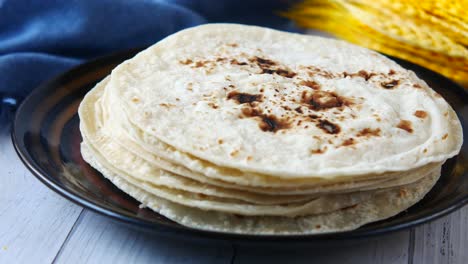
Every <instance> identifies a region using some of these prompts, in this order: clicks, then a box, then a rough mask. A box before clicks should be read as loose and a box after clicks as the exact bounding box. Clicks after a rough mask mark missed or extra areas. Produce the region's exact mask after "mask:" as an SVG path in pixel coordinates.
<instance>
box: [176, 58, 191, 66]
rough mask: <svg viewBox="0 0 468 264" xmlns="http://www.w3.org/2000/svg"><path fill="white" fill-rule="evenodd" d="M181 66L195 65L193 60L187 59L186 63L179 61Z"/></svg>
mask: <svg viewBox="0 0 468 264" xmlns="http://www.w3.org/2000/svg"><path fill="white" fill-rule="evenodd" d="M179 63H180V64H184V65H188V64H192V63H193V60H191V59H186V60H184V61H179Z"/></svg>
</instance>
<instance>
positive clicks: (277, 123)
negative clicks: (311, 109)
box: [258, 115, 291, 132]
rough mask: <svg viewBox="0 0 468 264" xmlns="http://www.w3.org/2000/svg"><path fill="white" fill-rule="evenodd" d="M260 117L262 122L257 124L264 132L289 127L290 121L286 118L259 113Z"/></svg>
mask: <svg viewBox="0 0 468 264" xmlns="http://www.w3.org/2000/svg"><path fill="white" fill-rule="evenodd" d="M260 118H261V120H262V122H260V124H259V125H258V126H259V127H260V129H261V130H263V131H265V132H276V131H278V130H281V129H287V128H290V127H291V123H290V122H288V120H286V119H281V118H278V117H276V116H275V115H261V116H260Z"/></svg>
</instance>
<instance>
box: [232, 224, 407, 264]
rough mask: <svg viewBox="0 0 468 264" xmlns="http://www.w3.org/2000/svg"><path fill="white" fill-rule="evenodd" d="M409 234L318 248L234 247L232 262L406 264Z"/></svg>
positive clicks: (401, 233)
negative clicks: (234, 254)
mask: <svg viewBox="0 0 468 264" xmlns="http://www.w3.org/2000/svg"><path fill="white" fill-rule="evenodd" d="M408 247H409V231H403V232H399V233H394V234H390V235H386V236H382V237H378V238H374V239H371V240H367V241H359V242H356V243H353V244H348V245H340V246H339V247H337V246H333V247H327V248H318V249H313V248H311V249H307V248H283V249H281V248H280V249H276V248H275V249H274V250H271V249H269V248H263V249H259V248H255V247H246V246H237V250H236V256H235V259H234V263H242V264H244V263H256V264H257V263H258V264H261V263H268V264H272V263H320V264H326V263H340V264H346V263H372V264H384V263H385V264H387V263H388V264H389V263H395V264H396V263H407V262H408V254H407V253H408Z"/></svg>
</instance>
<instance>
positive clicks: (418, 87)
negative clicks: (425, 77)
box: [413, 83, 422, 89]
mask: <svg viewBox="0 0 468 264" xmlns="http://www.w3.org/2000/svg"><path fill="white" fill-rule="evenodd" d="M413 87H414V88H416V89H421V88H422V87H421V85H419V84H418V83H415V84H413Z"/></svg>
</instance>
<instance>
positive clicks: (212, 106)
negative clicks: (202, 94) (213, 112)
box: [208, 102, 219, 109]
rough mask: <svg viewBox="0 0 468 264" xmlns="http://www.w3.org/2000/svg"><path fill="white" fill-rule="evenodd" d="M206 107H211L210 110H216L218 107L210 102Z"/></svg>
mask: <svg viewBox="0 0 468 264" xmlns="http://www.w3.org/2000/svg"><path fill="white" fill-rule="evenodd" d="M208 106H209V107H211V108H213V109H218V107H219V106H218V105H217V104H215V103H212V102H209V103H208Z"/></svg>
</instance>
